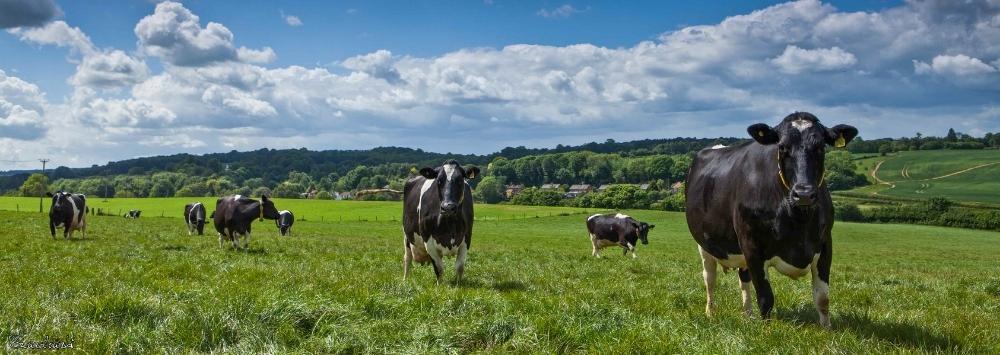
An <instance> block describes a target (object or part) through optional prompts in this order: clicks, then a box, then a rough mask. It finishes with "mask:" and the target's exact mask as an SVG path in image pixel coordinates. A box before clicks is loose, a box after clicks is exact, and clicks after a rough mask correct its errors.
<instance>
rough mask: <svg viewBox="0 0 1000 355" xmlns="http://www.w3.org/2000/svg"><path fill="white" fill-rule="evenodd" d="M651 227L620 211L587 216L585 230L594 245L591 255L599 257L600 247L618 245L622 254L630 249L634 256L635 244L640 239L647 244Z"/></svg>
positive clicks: (625, 253)
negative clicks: (621, 249)
mask: <svg viewBox="0 0 1000 355" xmlns="http://www.w3.org/2000/svg"><path fill="white" fill-rule="evenodd" d="M653 227H656V226H655V225H652V224H649V223H646V222H640V221H637V220H635V218H632V217H629V216H627V215H623V214H621V213H617V214H595V215H593V216H590V217H589V218H587V231H588V232H590V243H591V244H592V245H593V246H594V251H593V252H592V253H591V255H593V256H595V257H598V258H600V257H601V249H604V248H606V247H610V246H612V245H620V246H621V247H622V248H623V249H624V253H623V254H622V255H627V254H628V252H629V251H632V257H633V258H635V257H636V255H635V246H636V245H637V244H638V242H639V241H640V240H641V241H642V244H649V239H648V238H649V237H648V235H649V230H650V229H653Z"/></svg>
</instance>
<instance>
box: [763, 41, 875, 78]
mask: <svg viewBox="0 0 1000 355" xmlns="http://www.w3.org/2000/svg"><path fill="white" fill-rule="evenodd" d="M857 62H858V59H857V58H856V57H854V54H851V53H849V52H846V51H844V50H843V49H840V47H832V48H818V49H802V48H799V47H796V46H795V45H789V46H788V47H785V51H784V52H782V53H781V55H779V56H777V57H775V58H774V59H772V60H771V63H773V64H774V65H776V66H778V68H779V70H781V71H782V72H784V73H788V74H799V73H802V72H820V71H833V70H842V69H846V68H849V67H851V66H853V65H854V64H855V63H857Z"/></svg>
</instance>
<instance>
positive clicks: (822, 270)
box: [812, 241, 833, 328]
mask: <svg viewBox="0 0 1000 355" xmlns="http://www.w3.org/2000/svg"><path fill="white" fill-rule="evenodd" d="M832 261H833V254H832V248H831V247H830V242H829V241H828V242H827V243H826V246H825V247H824V248H823V252H821V253H820V255H819V259H817V260H816V261H815V262H813V264H812V289H813V303H814V304H815V305H816V312H817V313H819V324H820V325H821V326H823V327H824V328H830V264H831V262H832Z"/></svg>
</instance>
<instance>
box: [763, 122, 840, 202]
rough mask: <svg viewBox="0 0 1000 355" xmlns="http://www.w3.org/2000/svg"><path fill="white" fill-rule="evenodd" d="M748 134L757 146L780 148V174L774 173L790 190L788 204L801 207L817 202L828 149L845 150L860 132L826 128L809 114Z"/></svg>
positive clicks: (778, 155) (778, 150)
mask: <svg viewBox="0 0 1000 355" xmlns="http://www.w3.org/2000/svg"><path fill="white" fill-rule="evenodd" d="M747 132H748V133H750V136H751V137H753V139H754V140H755V141H757V143H760V144H764V145H777V154H776V156H775V157H774V159H777V161H778V171H777V172H774V173H775V174H776V175H778V177H777V179H778V180H780V182H779V183H780V184H782V185H783V186H784V187H785V189H787V191H788V199H789V201H790V202H792V203H794V204H795V205H798V206H812V205H813V204H814V203H816V196H817V193H818V191H819V189H820V187H821V185H822V184H823V180H824V179H823V174H824V173H825V170H824V157H825V154H826V147H827V146H834V147H838V148H840V147H843V146H845V145H847V143H848V142H850V141H851V140H852V139H854V137H855V136H857V135H858V130H857V129H856V128H854V127H851V126H848V125H837V126H834V127H833V128H826V127H825V126H823V125H822V124H820V123H819V119H817V118H816V116H813V115H812V114H810V113H807V112H796V113H793V114H791V115H788V117H785V119H784V120H782V122H781V124H779V125H778V126H776V127H774V128H771V127H770V126H768V125H766V124H763V123H758V124H755V125H752V126H750V127H749V128H747ZM768 166H770V165H768Z"/></svg>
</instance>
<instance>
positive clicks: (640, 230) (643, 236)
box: [635, 222, 656, 244]
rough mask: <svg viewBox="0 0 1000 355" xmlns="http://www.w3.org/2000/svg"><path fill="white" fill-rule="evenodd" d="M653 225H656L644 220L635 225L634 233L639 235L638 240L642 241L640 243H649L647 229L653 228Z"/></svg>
mask: <svg viewBox="0 0 1000 355" xmlns="http://www.w3.org/2000/svg"><path fill="white" fill-rule="evenodd" d="M653 227H656V225H653V224H649V223H646V222H639V224H638V225H636V227H635V228H636V234H638V235H639V240H641V241H642V244H649V230H650V229H653Z"/></svg>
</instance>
